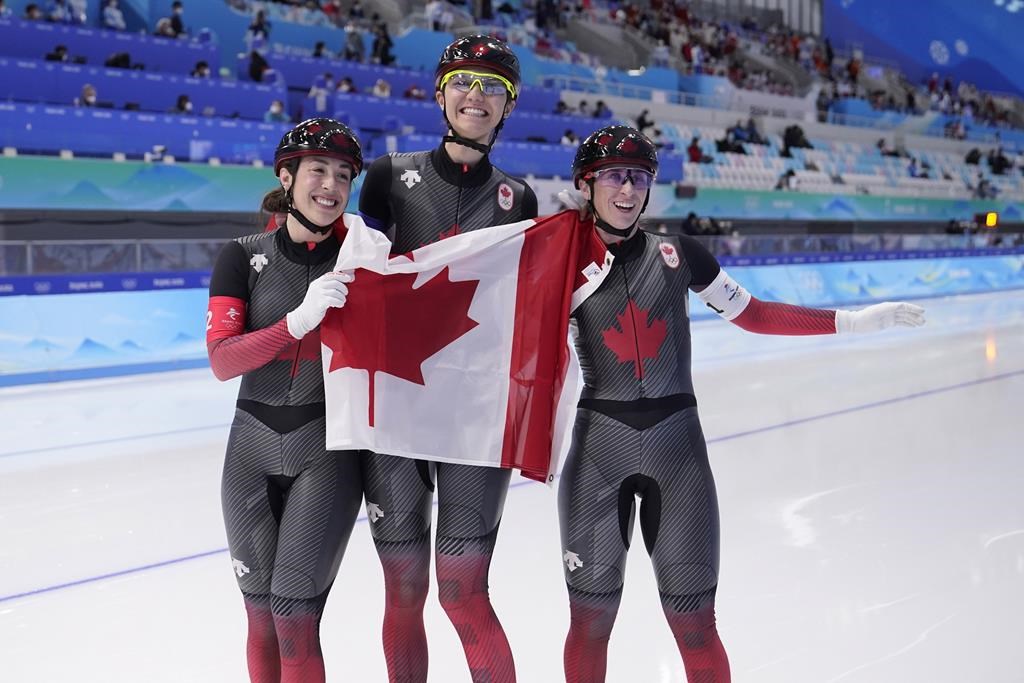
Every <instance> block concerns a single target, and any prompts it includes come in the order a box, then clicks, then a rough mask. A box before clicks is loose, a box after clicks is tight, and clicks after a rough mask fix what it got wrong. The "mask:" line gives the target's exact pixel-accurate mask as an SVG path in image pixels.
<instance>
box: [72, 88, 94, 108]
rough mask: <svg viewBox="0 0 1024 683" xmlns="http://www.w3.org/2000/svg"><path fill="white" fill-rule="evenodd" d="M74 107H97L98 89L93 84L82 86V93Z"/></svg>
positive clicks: (76, 99)
mask: <svg viewBox="0 0 1024 683" xmlns="http://www.w3.org/2000/svg"><path fill="white" fill-rule="evenodd" d="M74 105H75V106H76V107H95V106H96V87H95V86H93V85H92V84H91V83H86V84H85V85H83V86H82V91H81V92H80V93H79V95H78V97H76V98H75V101H74Z"/></svg>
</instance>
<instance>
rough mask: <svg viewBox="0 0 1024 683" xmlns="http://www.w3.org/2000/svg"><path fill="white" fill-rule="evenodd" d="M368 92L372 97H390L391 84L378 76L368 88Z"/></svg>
mask: <svg viewBox="0 0 1024 683" xmlns="http://www.w3.org/2000/svg"><path fill="white" fill-rule="evenodd" d="M370 94H371V95H373V96H374V97H384V98H387V97H391V84H390V83H388V82H387V81H385V80H384V79H383V78H378V79H377V81H376V82H375V83H374V84H373V87H372V88H370Z"/></svg>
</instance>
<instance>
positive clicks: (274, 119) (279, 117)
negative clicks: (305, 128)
mask: <svg viewBox="0 0 1024 683" xmlns="http://www.w3.org/2000/svg"><path fill="white" fill-rule="evenodd" d="M290 120H291V119H289V118H288V114H286V113H285V111H284V102H282V101H281V100H274V101H273V102H271V103H270V108H269V109H267V111H266V112H265V113H264V114H263V121H264V123H288V122H289V121H290Z"/></svg>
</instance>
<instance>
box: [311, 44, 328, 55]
mask: <svg viewBox="0 0 1024 683" xmlns="http://www.w3.org/2000/svg"><path fill="white" fill-rule="evenodd" d="M313 56H314V57H328V56H329V55H328V54H327V45H325V44H324V41H322V40H318V41H316V45H314V46H313Z"/></svg>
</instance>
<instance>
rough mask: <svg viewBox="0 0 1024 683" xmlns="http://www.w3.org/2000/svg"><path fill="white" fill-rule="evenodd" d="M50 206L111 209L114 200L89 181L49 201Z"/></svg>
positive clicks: (76, 185) (78, 184) (82, 182)
mask: <svg viewBox="0 0 1024 683" xmlns="http://www.w3.org/2000/svg"><path fill="white" fill-rule="evenodd" d="M47 203H48V204H49V205H50V206H57V207H60V206H69V207H74V208H76V209H94V208H109V207H112V206H114V204H115V202H114V200H113V199H112V198H111V197H110V196H108V195H107V194H106V193H105V192H104V191H103V190H101V189H100V188H99V187H97V186H96V185H95V184H94V183H92V182H91V181H88V180H82V181H80V182H78V183H76V184H75V186H74V187H72V188H71V189H70V190H68V191H67V192H65V193H64V194H62V195H57V196H54V197H51V198H49V199H47Z"/></svg>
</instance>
